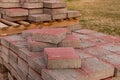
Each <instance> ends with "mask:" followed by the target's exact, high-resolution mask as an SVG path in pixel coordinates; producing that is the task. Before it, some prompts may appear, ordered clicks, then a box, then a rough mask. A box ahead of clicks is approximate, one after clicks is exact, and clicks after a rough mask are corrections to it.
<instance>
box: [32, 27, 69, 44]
mask: <svg viewBox="0 0 120 80" xmlns="http://www.w3.org/2000/svg"><path fill="white" fill-rule="evenodd" d="M66 33H67V29H65V28H56V29H54V28H43V29H41V30H39V31H36V32H33V33H32V40H35V41H42V42H49V43H54V44H58V43H59V42H60V41H62V40H63V39H64V38H65V37H66Z"/></svg>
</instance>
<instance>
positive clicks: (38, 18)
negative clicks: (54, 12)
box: [28, 14, 51, 22]
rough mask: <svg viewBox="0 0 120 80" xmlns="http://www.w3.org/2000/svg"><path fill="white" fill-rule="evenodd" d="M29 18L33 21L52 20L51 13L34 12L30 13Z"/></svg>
mask: <svg viewBox="0 0 120 80" xmlns="http://www.w3.org/2000/svg"><path fill="white" fill-rule="evenodd" d="M28 19H29V20H30V21H33V22H42V21H51V15H48V14H34V15H29V17H28Z"/></svg>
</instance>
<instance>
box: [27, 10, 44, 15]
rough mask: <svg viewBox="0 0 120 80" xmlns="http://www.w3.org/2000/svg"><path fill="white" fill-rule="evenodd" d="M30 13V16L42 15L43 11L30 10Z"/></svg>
mask: <svg viewBox="0 0 120 80" xmlns="http://www.w3.org/2000/svg"><path fill="white" fill-rule="evenodd" d="M28 13H29V15H33V14H42V13H43V9H28Z"/></svg>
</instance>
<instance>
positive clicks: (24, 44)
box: [10, 41, 27, 53]
mask: <svg viewBox="0 0 120 80" xmlns="http://www.w3.org/2000/svg"><path fill="white" fill-rule="evenodd" d="M24 47H27V42H26V41H17V42H11V43H10V49H12V50H13V51H14V52H15V53H18V52H19V49H21V48H24Z"/></svg>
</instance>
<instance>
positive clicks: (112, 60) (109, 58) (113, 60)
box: [101, 54, 120, 77]
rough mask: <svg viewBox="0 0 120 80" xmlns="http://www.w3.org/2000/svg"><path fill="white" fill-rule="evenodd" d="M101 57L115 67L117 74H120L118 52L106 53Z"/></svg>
mask: <svg viewBox="0 0 120 80" xmlns="http://www.w3.org/2000/svg"><path fill="white" fill-rule="evenodd" d="M101 59H102V60H103V61H105V62H107V63H109V64H111V65H113V66H114V68H115V76H116V77H117V76H120V56H119V55H116V54H112V55H106V56H103V57H101Z"/></svg>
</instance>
